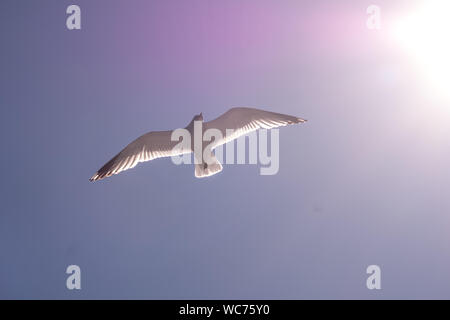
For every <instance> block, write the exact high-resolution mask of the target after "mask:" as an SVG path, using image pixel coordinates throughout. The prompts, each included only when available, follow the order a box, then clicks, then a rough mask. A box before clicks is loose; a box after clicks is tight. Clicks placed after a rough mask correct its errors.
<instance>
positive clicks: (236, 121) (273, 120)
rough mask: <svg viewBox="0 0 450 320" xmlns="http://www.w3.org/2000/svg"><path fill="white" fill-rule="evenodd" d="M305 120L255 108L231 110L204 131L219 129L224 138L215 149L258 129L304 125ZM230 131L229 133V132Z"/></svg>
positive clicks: (212, 121)
mask: <svg viewBox="0 0 450 320" xmlns="http://www.w3.org/2000/svg"><path fill="white" fill-rule="evenodd" d="M305 121H306V120H305V119H302V118H298V117H294V116H290V115H287V114H281V113H275V112H270V111H265V110H261V109H255V108H244V107H240V108H231V109H230V110H228V111H227V112H225V113H224V114H222V115H221V116H219V117H218V118H216V119H214V120H211V121H209V122H206V123H205V124H204V129H205V130H207V129H218V130H219V131H220V132H221V134H222V136H223V138H222V139H220V140H218V141H215V142H214V143H213V146H212V147H213V148H215V147H217V146H219V145H222V144H225V143H227V142H229V141H231V140H234V139H237V138H238V137H240V136H243V135H245V134H247V133H249V132H252V131H255V130H258V129H261V128H262V129H272V128H277V127H282V126H286V125H288V124H295V123H303V122H305ZM227 131H228V132H227Z"/></svg>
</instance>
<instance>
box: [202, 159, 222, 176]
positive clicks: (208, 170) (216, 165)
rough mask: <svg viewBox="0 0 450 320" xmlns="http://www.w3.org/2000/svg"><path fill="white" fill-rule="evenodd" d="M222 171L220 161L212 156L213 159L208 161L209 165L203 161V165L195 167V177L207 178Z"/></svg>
mask: <svg viewBox="0 0 450 320" xmlns="http://www.w3.org/2000/svg"><path fill="white" fill-rule="evenodd" d="M220 171H222V165H221V164H220V162H219V160H217V158H216V157H215V156H214V154H211V158H210V159H209V160H208V163H207V162H205V160H203V163H201V164H196V165H195V177H197V178H205V177H209V176H212V175H215V174H216V173H219V172H220Z"/></svg>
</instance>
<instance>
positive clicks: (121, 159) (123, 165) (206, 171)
mask: <svg viewBox="0 0 450 320" xmlns="http://www.w3.org/2000/svg"><path fill="white" fill-rule="evenodd" d="M195 121H201V122H202V130H203V132H204V131H206V130H208V129H218V130H219V131H220V132H221V133H222V137H223V138H222V139H218V140H217V141H214V143H213V146H212V148H211V150H212V149H214V148H215V147H217V146H220V145H223V144H225V143H227V142H229V141H231V140H234V139H237V138H238V137H240V136H242V135H245V134H247V133H249V132H252V131H255V130H258V129H261V128H262V129H272V128H277V127H283V126H286V125H288V124H296V123H303V122H305V121H306V120H305V119H302V118H298V117H294V116H290V115H286V114H281V113H275V112H269V111H264V110H260V109H255V108H244V107H240V108H231V109H230V110H228V111H227V112H225V113H224V114H222V115H221V116H219V117H218V118H216V119H214V120H211V121H209V122H203V115H202V113H200V114H198V115H196V116H194V118H193V119H192V121H191V122H190V123H189V124H188V125H187V127H186V128H185V129H186V130H188V131H189V133H190V134H191V136H192V137H193V136H194V122H195ZM231 130H232V132H233V133H232V134H230V132H231ZM172 132H173V131H152V132H148V133H146V134H144V135H142V136H140V137H139V138H137V139H136V140H134V141H133V142H131V143H130V144H129V145H127V146H126V147H125V148H124V149H123V150H122V151H120V152H119V153H118V154H117V155H116V156H115V157H114V158H112V159H111V160H109V161H108V162H107V163H106V164H105V165H104V166H103V167H101V168H100V169H99V170H98V171H97V172H96V173H95V174H94V175H93V176H92V177H91V178H90V179H89V180H90V181H97V180H101V179H104V178H107V177H110V176H112V175H114V174H118V173H120V172H122V171H125V170H128V169H131V168H134V167H135V166H136V165H137V164H138V163H140V162H145V161H150V160H154V159H157V158H163V157H172V156H177V155H181V154H186V153H191V152H194V150H193V148H194V147H193V144H191V145H192V148H191V150H182V149H180V148H175V147H176V146H177V145H178V144H179V141H172V139H171V136H172ZM227 133H228V136H227ZM204 147H205V146H202V149H203V148H204ZM202 151H203V150H202ZM211 156H212V159H213V160H212V161H213V162H212V163H211V162H208V163H206V162H203V163H201V164H195V176H196V177H197V178H202V177H208V176H211V175H214V174H216V173H219V172H220V171H222V165H221V164H220V162H219V161H218V160H217V159H216V158H215V157H214V155H211Z"/></svg>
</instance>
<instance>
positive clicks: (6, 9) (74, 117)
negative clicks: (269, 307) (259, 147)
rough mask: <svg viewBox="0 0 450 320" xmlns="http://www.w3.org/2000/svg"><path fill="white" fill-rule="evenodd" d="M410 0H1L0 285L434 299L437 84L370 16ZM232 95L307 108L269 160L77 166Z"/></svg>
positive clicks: (115, 292) (388, 16)
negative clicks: (95, 178) (201, 175)
mask: <svg viewBox="0 0 450 320" xmlns="http://www.w3.org/2000/svg"><path fill="white" fill-rule="evenodd" d="M374 2H377V3H376V4H377V5H379V6H380V8H381V9H382V25H381V26H382V27H381V30H369V29H368V28H367V26H366V20H367V18H368V15H367V14H366V9H367V7H368V6H369V5H371V4H373V3H374ZM421 2H422V3H423V2H426V1H401V0H397V1H393V0H389V1H388V0H377V1H360V0H354V1H344V0H342V1H334V0H328V1H317V0H315V1H312V0H311V1H299V0H296V1H293V0H292V1H291V0H284V1H279V0H239V1H238V0H227V1H216V0H214V1H211V0H191V1H180V0H177V1H174V0H157V1H143V0H142V1H138V0H133V1H110V0H108V1H106V0H96V1H86V0H71V1H65V0H64V1H62V0H53V1H50V0H45V1H44V0H40V1H24V0H14V1H13V0H2V1H1V2H0V37H1V38H0V41H1V54H0V106H1V108H0V113H1V117H0V122H1V126H0V130H1V135H0V137H1V145H2V157H1V160H0V161H1V168H2V170H1V171H2V177H1V182H0V185H1V193H0V194H1V214H0V298H63V299H66V298H67V299H77V298H145V299H147V298H149V299H155V298H158V299H164V298H177V299H178V298H180V299H184V298H192V299H196V298H204V299H220V298H235V299H241V298H255V299H258V298H266V299H267V298H274V299H280V298H285V299H301V298H368V299H376V298H387V299H389V298H450V272H449V270H450V251H449V249H448V244H449V238H450V235H449V232H448V230H449V229H450V200H449V196H448V191H449V184H450V169H449V163H450V148H449V146H450V107H449V105H450V103H449V100H447V98H446V97H444V94H442V95H440V94H441V93H442V92H439V93H437V92H434V91H432V90H431V89H430V88H431V86H428V85H429V84H430V83H431V82H430V81H428V80H429V79H428V77H427V76H425V75H424V73H423V72H422V71H423V70H422V68H421V67H420V62H419V61H418V60H417V59H416V58H417V57H415V56H414V55H411V54H410V53H411V52H408V51H407V48H406V47H405V46H403V45H402V44H401V43H400V42H397V41H396V40H395V37H392V32H391V31H392V30H390V25H391V23H392V25H393V24H394V22H395V21H396V19H400V17H402V16H403V15H404V14H405V12H408V11H410V10H415V8H416V5H417V4H418V3H421ZM70 4H77V5H79V6H80V7H81V19H82V29H81V30H72V31H69V30H67V28H66V18H67V14H66V8H67V6H68V5H70ZM446 12H448V11H446ZM413 38H414V37H413ZM449 91H450V90H449ZM232 106H253V107H260V108H264V109H266V110H271V111H275V112H281V113H287V114H293V115H296V116H299V117H304V118H306V119H308V120H309V122H308V123H306V124H304V125H301V126H300V125H299V126H290V127H286V128H282V129H281V130H280V171H279V173H278V174H277V175H273V176H261V175H259V168H258V167H257V166H254V165H253V166H250V165H241V166H237V165H225V166H224V170H223V171H222V172H221V173H220V174H218V175H215V176H213V177H211V178H208V179H202V180H199V179H196V178H195V177H194V168H193V167H192V166H187V165H186V166H175V165H174V164H173V163H172V162H171V161H170V159H158V160H155V161H153V162H150V163H145V164H140V165H139V166H138V167H136V168H135V169H133V170H130V171H127V172H125V173H122V174H120V175H117V176H114V177H112V178H108V179H106V180H104V181H100V182H96V183H90V182H89V181H88V179H89V177H91V176H92V174H93V173H94V172H95V171H96V170H97V169H98V168H99V167H100V166H101V165H102V164H103V163H104V162H105V161H107V160H109V159H110V158H111V157H112V156H113V155H114V154H115V153H117V152H118V151H119V150H120V149H121V148H122V147H124V146H125V145H126V144H127V143H129V142H130V141H131V140H133V139H134V138H136V137H137V136H139V135H140V134H142V133H145V132H147V131H151V130H167V129H173V128H178V127H183V126H185V125H186V124H187V123H188V122H189V121H190V120H191V119H192V116H193V115H195V114H197V113H199V112H203V115H204V117H205V120H210V119H212V118H215V117H216V116H218V115H220V114H221V113H223V112H224V111H226V110H227V109H228V108H230V107H232ZM71 264H75V265H79V266H80V268H81V273H82V289H81V290H79V291H77V290H73V291H69V290H67V289H66V277H67V275H66V273H65V271H66V268H67V266H68V265H71ZM372 264H375V265H379V266H380V267H381V272H382V290H380V291H377V290H368V289H367V288H366V278H367V277H368V275H367V274H366V268H367V266H369V265H372Z"/></svg>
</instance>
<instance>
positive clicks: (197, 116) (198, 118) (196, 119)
mask: <svg viewBox="0 0 450 320" xmlns="http://www.w3.org/2000/svg"><path fill="white" fill-rule="evenodd" d="M192 121H203V114H202V112H200V114H197V115H196V116H195V117H194V119H192Z"/></svg>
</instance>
